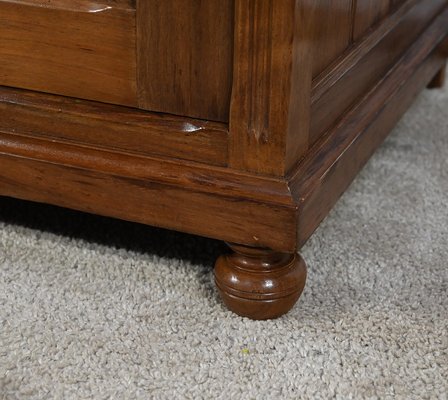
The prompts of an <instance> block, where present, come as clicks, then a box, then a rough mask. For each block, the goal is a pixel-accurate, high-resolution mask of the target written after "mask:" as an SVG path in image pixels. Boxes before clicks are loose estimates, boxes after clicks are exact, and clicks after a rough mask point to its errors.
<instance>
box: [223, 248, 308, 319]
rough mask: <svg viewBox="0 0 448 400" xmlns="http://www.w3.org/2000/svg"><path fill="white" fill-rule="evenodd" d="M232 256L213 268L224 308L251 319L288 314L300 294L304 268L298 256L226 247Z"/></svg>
mask: <svg viewBox="0 0 448 400" xmlns="http://www.w3.org/2000/svg"><path fill="white" fill-rule="evenodd" d="M229 246H230V247H231V249H232V250H233V251H234V253H232V254H229V255H225V256H222V257H220V258H219V259H218V261H217V262H216V266H215V282H216V286H217V287H218V290H219V293H220V294H221V297H222V299H223V301H224V303H225V304H226V306H227V307H228V308H229V309H230V310H231V311H233V312H235V313H237V314H239V315H241V316H243V317H248V318H251V319H260V320H261V319H272V318H277V317H280V316H281V315H283V314H285V313H287V312H288V311H289V310H290V309H291V308H292V307H293V306H294V304H295V303H296V302H297V300H298V299H299V297H300V295H301V294H302V291H303V288H304V286H305V281H306V264H305V262H304V261H303V259H302V257H301V256H300V255H299V254H283V253H277V252H273V251H271V250H266V249H259V248H252V247H246V246H241V245H235V244H230V245H229Z"/></svg>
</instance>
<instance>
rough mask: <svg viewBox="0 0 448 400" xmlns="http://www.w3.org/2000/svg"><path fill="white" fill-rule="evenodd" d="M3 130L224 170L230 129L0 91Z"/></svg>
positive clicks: (98, 104) (180, 119) (88, 102)
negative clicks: (197, 163)
mask: <svg viewBox="0 0 448 400" xmlns="http://www.w3.org/2000/svg"><path fill="white" fill-rule="evenodd" d="M0 120H1V129H2V130H3V131H8V130H9V131H11V132H19V133H21V134H22V135H25V134H26V135H28V136H35V137H47V138H50V139H55V140H59V141H67V142H73V143H78V144H84V145H87V146H89V145H90V146H97V147H102V148H106V149H108V148H109V149H121V150H123V151H128V152H133V153H138V154H152V155H156V156H157V155H159V156H165V157H174V158H180V159H186V160H193V161H199V162H204V163H208V164H211V165H222V166H224V165H227V162H228V154H227V149H228V127H227V125H225V124H222V123H217V122H207V121H202V120H197V119H191V118H184V117H176V116H172V115H167V114H158V113H150V112H145V111H140V110H136V109H132V108H125V107H120V106H114V105H109V104H102V103H96V102H91V101H84V100H78V99H76V100H75V99H72V98H67V97H62V96H54V95H48V94H43V93H37V92H30V91H26V90H20V89H12V88H6V87H1V86H0Z"/></svg>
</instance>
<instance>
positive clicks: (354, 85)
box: [0, 0, 448, 318]
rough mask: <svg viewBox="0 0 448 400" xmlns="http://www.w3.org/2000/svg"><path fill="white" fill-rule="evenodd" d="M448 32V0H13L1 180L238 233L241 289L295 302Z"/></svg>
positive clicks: (236, 270) (8, 6) (435, 68)
mask: <svg viewBox="0 0 448 400" xmlns="http://www.w3.org/2000/svg"><path fill="white" fill-rule="evenodd" d="M447 33H448V0H431V1H426V0H406V1H404V0H400V1H396V0H378V1H377V0H358V1H354V0H336V1H329V0H318V1H314V0H313V1H311V0H303V1H297V0H282V1H279V0H207V1H201V0H163V1H161V0H160V1H159V0H73V1H68V0H48V1H45V2H42V1H38V0H0V58H1V63H0V195H5V196H11V197H17V198H23V199H28V200H33V201H39V202H46V203H51V204H56V205H60V206H64V207H71V208H75V209H79V210H83V211H87V212H93V213H98V214H102V215H107V216H111V217H116V218H123V219H127V220H130V221H136V222H141V223H146V224H151V225H156V226H162V227H165V228H169V229H175V230H181V231H186V232H190V233H193V234H199V235H204V236H209V237H213V238H216V239H220V240H224V241H227V242H229V243H231V247H232V249H233V253H232V254H231V255H226V256H224V257H222V258H220V259H219V260H218V262H217V265H216V275H215V276H216V282H217V286H218V289H219V290H220V292H221V294H222V296H223V299H224V301H225V302H226V304H227V305H228V306H229V307H230V308H231V309H232V310H234V311H236V312H238V313H239V314H241V315H246V316H249V317H252V318H273V317H276V316H279V315H281V314H283V313H285V312H286V311H287V310H288V309H289V308H291V307H292V306H293V304H294V303H295V301H296V300H297V299H298V297H299V296H300V293H301V291H302V289H303V286H304V283H305V277H306V267H305V263H304V261H303V260H302V259H301V258H300V256H299V255H298V254H297V251H298V250H299V249H300V247H301V246H302V245H303V244H304V243H305V242H306V240H307V239H308V238H309V237H310V236H311V235H312V233H313V231H314V230H315V229H316V227H317V226H318V225H319V223H320V222H321V221H322V219H323V218H324V217H325V216H326V215H327V214H328V212H329V210H330V209H331V207H332V206H333V205H334V203H335V202H336V201H337V199H338V198H339V196H340V195H341V194H342V193H343V191H344V190H345V189H346V188H347V186H348V185H349V184H350V182H351V181H352V180H353V178H354V177H355V176H356V174H357V172H358V171H359V170H360V169H361V168H362V167H363V165H364V164H365V162H366V161H367V160H368V158H369V157H370V155H371V154H372V153H373V151H374V150H375V149H376V148H377V147H378V146H379V145H380V144H381V142H382V141H383V139H384V138H385V137H386V136H387V134H388V132H389V131H390V130H391V129H392V128H393V126H394V124H395V123H396V122H397V121H398V119H399V118H400V117H401V115H402V114H403V113H404V112H405V111H406V109H407V108H408V107H409V105H410V104H411V102H412V100H413V99H414V98H415V96H416V95H417V94H418V93H419V92H420V91H421V90H422V89H424V88H425V86H427V85H428V84H430V86H431V87H435V86H440V85H441V84H442V83H443V72H444V66H445V60H446V57H447V55H448V41H447Z"/></svg>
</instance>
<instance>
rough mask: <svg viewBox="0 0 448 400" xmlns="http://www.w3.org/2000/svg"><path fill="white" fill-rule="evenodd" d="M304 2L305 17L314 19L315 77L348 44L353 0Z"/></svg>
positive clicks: (312, 0)
mask: <svg viewBox="0 0 448 400" xmlns="http://www.w3.org/2000/svg"><path fill="white" fill-rule="evenodd" d="M303 3H304V10H305V13H306V19H310V20H312V21H313V24H312V26H313V28H312V37H311V40H312V42H313V43H314V45H315V47H314V50H313V76H314V77H315V76H317V75H319V74H320V73H321V72H322V71H323V70H324V69H325V68H326V67H328V66H329V65H330V64H331V63H332V62H333V61H334V60H336V59H337V58H338V56H340V55H341V54H342V53H343V52H344V51H345V50H346V49H347V47H348V46H349V45H350V41H351V35H352V14H353V9H352V8H353V6H354V3H353V2H352V0H306V1H303Z"/></svg>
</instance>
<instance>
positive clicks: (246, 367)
mask: <svg viewBox="0 0 448 400" xmlns="http://www.w3.org/2000/svg"><path fill="white" fill-rule="evenodd" d="M447 159H448V92H447V91H444V92H442V91H433V92H425V93H424V94H423V95H422V96H421V97H420V98H419V99H418V100H417V102H416V104H415V105H414V107H413V108H412V110H411V111H410V112H409V113H408V114H407V116H406V117H405V119H404V120H403V121H402V122H401V123H400V125H399V126H398V128H397V129H396V131H395V132H394V133H393V135H392V136H391V137H390V138H389V139H388V140H387V142H386V143H385V144H384V146H383V147H382V148H381V149H380V150H379V151H378V153H377V154H376V156H375V157H374V158H373V159H372V161H371V162H370V163H369V164H368V166H367V167H366V168H365V170H364V171H363V172H362V174H361V175H360V176H359V178H358V179H357V180H356V182H355V183H354V184H353V185H352V187H351V189H350V190H349V191H348V192H347V193H346V194H345V195H344V197H343V198H342V200H341V201H340V202H339V204H338V205H337V207H336V208H335V210H334V212H333V213H332V214H331V216H330V217H329V218H328V219H327V220H326V221H325V223H324V224H323V225H322V226H321V228H320V229H319V231H318V232H317V233H316V235H315V236H314V237H313V238H312V240H311V241H310V242H309V243H308V245H307V246H306V248H305V249H304V251H303V254H304V257H305V259H306V260H307V261H308V264H309V281H308V285H307V288H306V289H305V293H304V296H303V297H302V299H301V301H300V302H299V304H298V305H297V306H296V307H295V309H294V310H293V311H292V312H291V313H290V314H288V315H287V316H285V317H283V318H281V319H279V320H277V321H268V322H253V321H249V320H246V319H242V318H239V317H237V316H235V315H232V314H231V313H229V312H228V311H226V310H225V308H224V307H223V305H222V304H221V303H220V301H219V299H218V297H217V294H216V291H215V289H214V285H213V284H212V264H213V261H214V259H215V257H217V255H218V254H219V253H220V252H221V251H223V246H222V244H221V243H218V242H215V241H211V240H207V239H202V238H197V237H193V236H188V235H183V234H179V233H172V232H167V231H163V230H159V229H153V228H148V227H143V226H141V225H135V224H130V223H125V222H120V221H115V220H109V219H105V218H100V217H95V216H89V215H84V214H80V213H76V212H72V211H66V210H61V209H58V208H52V207H48V206H42V205H35V204H30V203H26V202H19V201H13V200H11V199H5V198H3V199H0V399H87V398H93V399H132V398H139V399H148V398H154V399H184V398H185V399H319V398H322V399H329V398H335V399H447V391H448V311H447V309H448V299H447V283H448V266H447V264H448V248H447V246H448V162H447Z"/></svg>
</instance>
